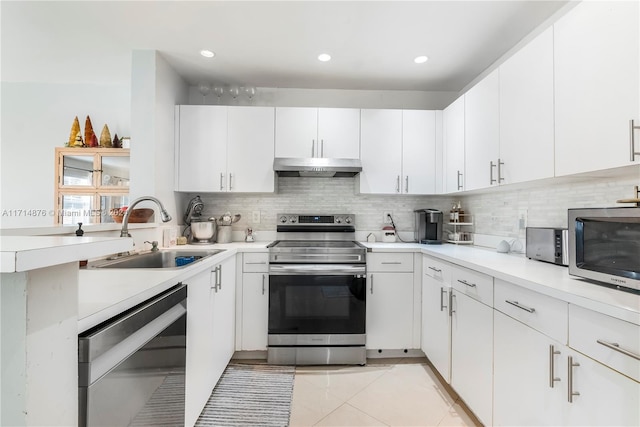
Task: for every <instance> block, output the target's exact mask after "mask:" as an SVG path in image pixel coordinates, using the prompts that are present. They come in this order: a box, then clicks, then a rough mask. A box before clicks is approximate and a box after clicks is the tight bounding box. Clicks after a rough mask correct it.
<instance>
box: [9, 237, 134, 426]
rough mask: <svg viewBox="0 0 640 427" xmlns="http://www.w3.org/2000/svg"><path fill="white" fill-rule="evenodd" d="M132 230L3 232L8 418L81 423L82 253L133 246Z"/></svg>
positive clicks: (25, 421) (24, 422) (15, 422)
mask: <svg viewBox="0 0 640 427" xmlns="http://www.w3.org/2000/svg"><path fill="white" fill-rule="evenodd" d="M132 247H133V241H132V239H130V238H107V237H69V236H3V237H2V240H1V241H0V272H1V276H0V278H1V282H0V330H1V334H0V337H1V341H0V365H1V369H2V376H1V377H0V425H75V424H76V423H77V417H78V412H77V408H78V399H77V392H76V391H77V388H78V379H77V378H78V376H77V371H78V358H77V353H78V341H77V336H78V261H80V260H85V259H88V258H97V257H102V256H106V255H108V254H112V253H117V252H124V251H128V250H130V249H131V248H132Z"/></svg>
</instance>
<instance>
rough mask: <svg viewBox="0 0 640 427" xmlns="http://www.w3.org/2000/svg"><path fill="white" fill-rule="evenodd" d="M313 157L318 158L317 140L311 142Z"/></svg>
mask: <svg viewBox="0 0 640 427" xmlns="http://www.w3.org/2000/svg"><path fill="white" fill-rule="evenodd" d="M311 157H316V140H315V139H312V140H311Z"/></svg>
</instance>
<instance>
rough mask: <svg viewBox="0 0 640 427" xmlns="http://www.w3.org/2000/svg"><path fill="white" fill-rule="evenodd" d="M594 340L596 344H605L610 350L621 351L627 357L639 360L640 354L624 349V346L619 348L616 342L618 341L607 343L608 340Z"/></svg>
mask: <svg viewBox="0 0 640 427" xmlns="http://www.w3.org/2000/svg"><path fill="white" fill-rule="evenodd" d="M596 342H597V343H598V344H600V345H603V346H605V347H607V348H610V349H611V350H615V351H617V352H618V353H622V354H624V355H625V356H629V357H632V358H634V359H636V360H640V355H637V354H635V353H633V352H631V351H629V350H625V349H624V348H620V344H618V343H615V342H611V343H609V342H606V341H603V340H596Z"/></svg>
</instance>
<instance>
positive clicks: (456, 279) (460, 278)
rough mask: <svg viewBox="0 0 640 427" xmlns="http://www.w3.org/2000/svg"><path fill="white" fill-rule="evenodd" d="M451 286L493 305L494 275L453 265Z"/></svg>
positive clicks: (490, 305)
mask: <svg viewBox="0 0 640 427" xmlns="http://www.w3.org/2000/svg"><path fill="white" fill-rule="evenodd" d="M451 286H453V288H454V289H457V290H458V291H460V292H462V293H464V294H466V295H468V296H470V297H471V298H473V299H476V300H478V301H480V302H482V303H483V304H486V305H488V306H489V307H493V277H491V276H488V275H486V274H483V273H479V272H477V271H473V270H469V269H468V268H461V267H452V271H451Z"/></svg>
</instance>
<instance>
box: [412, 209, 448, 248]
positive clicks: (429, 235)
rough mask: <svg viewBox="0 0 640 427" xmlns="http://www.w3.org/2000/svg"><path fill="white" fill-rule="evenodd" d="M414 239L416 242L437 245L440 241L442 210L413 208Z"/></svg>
mask: <svg viewBox="0 0 640 427" xmlns="http://www.w3.org/2000/svg"><path fill="white" fill-rule="evenodd" d="M414 212H415V216H416V224H415V239H416V241H417V242H418V243H422V244H427V245H439V244H441V243H442V219H443V214H442V211H439V210H437V209H418V210H415V211H414Z"/></svg>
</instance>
